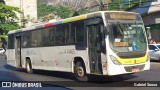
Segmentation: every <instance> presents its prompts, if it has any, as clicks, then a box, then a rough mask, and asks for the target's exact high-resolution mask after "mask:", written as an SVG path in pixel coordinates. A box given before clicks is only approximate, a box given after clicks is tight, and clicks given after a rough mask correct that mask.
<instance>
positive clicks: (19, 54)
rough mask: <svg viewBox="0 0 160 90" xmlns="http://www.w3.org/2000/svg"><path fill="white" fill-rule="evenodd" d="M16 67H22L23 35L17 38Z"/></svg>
mask: <svg viewBox="0 0 160 90" xmlns="http://www.w3.org/2000/svg"><path fill="white" fill-rule="evenodd" d="M15 59H16V67H22V61H21V36H19V35H17V36H16V40H15Z"/></svg>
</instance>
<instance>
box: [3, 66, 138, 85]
mask: <svg viewBox="0 0 160 90" xmlns="http://www.w3.org/2000/svg"><path fill="white" fill-rule="evenodd" d="M5 68H6V69H9V70H14V71H21V72H24V73H25V70H24V69H17V68H15V67H12V66H10V65H5ZM34 74H38V75H44V76H50V77H56V78H58V79H56V80H54V81H52V80H53V79H50V80H46V81H45V82H44V85H45V86H46V87H48V86H57V87H114V86H115V87H117V86H120V87H122V86H127V83H128V80H130V79H133V78H137V76H136V75H134V74H130V75H118V76H97V75H89V77H90V78H89V81H88V82H79V81H76V79H75V77H74V74H73V73H68V72H59V71H45V70H34Z"/></svg>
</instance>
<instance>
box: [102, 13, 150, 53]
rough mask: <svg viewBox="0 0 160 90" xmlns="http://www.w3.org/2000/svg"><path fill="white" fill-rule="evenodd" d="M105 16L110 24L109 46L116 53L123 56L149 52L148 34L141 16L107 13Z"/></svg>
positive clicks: (108, 25) (108, 27)
mask: <svg viewBox="0 0 160 90" xmlns="http://www.w3.org/2000/svg"><path fill="white" fill-rule="evenodd" d="M105 15H106V22H108V24H107V29H108V30H109V42H110V44H109V45H110V47H111V49H112V50H113V51H114V52H116V53H121V54H122V53H137V52H146V51H147V39H146V34H145V30H144V25H143V22H142V19H141V17H140V16H139V14H132V13H129V14H128V13H120V14H119V13H118V14H117V13H106V14H105ZM123 15H126V16H123ZM118 34H119V35H118Z"/></svg>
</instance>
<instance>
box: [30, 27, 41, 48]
mask: <svg viewBox="0 0 160 90" xmlns="http://www.w3.org/2000/svg"><path fill="white" fill-rule="evenodd" d="M31 35H32V37H31V46H32V47H37V46H41V38H42V36H41V30H35V31H32V34H31Z"/></svg>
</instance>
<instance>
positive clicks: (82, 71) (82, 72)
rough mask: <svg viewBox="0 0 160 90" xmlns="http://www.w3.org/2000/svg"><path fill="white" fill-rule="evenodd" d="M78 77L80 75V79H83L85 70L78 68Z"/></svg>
mask: <svg viewBox="0 0 160 90" xmlns="http://www.w3.org/2000/svg"><path fill="white" fill-rule="evenodd" d="M77 75H78V76H79V77H83V76H84V70H83V68H82V67H78V68H77Z"/></svg>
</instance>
